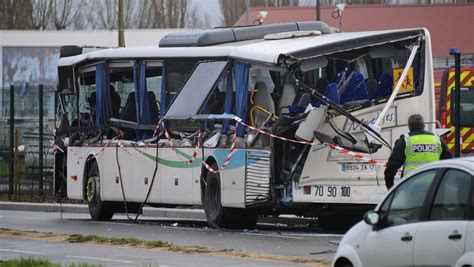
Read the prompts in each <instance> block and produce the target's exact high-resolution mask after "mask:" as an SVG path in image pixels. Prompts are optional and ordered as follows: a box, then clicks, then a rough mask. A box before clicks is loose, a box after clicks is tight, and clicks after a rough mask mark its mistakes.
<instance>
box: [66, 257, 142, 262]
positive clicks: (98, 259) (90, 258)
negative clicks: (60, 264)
mask: <svg viewBox="0 0 474 267" xmlns="http://www.w3.org/2000/svg"><path fill="white" fill-rule="evenodd" d="M66 258H78V259H86V260H97V261H110V262H120V263H133V262H132V261H122V260H111V259H106V258H95V257H86V256H66Z"/></svg>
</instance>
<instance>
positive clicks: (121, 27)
mask: <svg viewBox="0 0 474 267" xmlns="http://www.w3.org/2000/svg"><path fill="white" fill-rule="evenodd" d="M118 8H119V17H118V24H119V25H118V29H119V35H118V46H119V47H125V32H124V31H125V30H124V28H125V22H124V16H123V0H119V6H118Z"/></svg>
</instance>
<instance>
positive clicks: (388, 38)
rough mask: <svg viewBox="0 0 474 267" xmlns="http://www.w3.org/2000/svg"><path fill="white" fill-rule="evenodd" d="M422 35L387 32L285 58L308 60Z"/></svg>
mask: <svg viewBox="0 0 474 267" xmlns="http://www.w3.org/2000/svg"><path fill="white" fill-rule="evenodd" d="M423 34H424V31H423V29H415V30H405V31H396V32H387V33H381V34H377V35H365V36H354V38H350V37H348V38H346V39H343V40H339V41H335V42H327V43H324V44H321V45H318V46H313V47H308V48H305V49H301V50H296V51H292V52H290V53H288V54H286V55H285V56H287V57H291V58H293V59H297V60H303V59H309V58H314V57H318V56H321V55H328V54H333V53H337V52H343V51H348V50H353V49H360V48H366V47H373V46H378V45H382V44H387V43H395V42H399V41H403V40H410V39H415V38H417V37H419V36H422V35H423Z"/></svg>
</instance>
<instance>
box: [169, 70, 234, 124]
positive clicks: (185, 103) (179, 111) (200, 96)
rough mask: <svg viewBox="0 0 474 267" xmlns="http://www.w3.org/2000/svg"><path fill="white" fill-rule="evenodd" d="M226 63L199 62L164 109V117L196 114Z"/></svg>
mask: <svg viewBox="0 0 474 267" xmlns="http://www.w3.org/2000/svg"><path fill="white" fill-rule="evenodd" d="M226 65H227V62H225V61H215V62H202V63H199V64H198V65H197V66H196V68H195V69H194V70H193V73H192V74H191V76H190V77H189V79H188V80H187V81H186V83H185V84H184V86H183V88H182V89H181V90H180V91H179V94H178V95H177V97H176V98H175V99H174V100H173V102H172V103H171V105H170V107H169V109H168V110H167V111H166V117H168V118H173V117H174V118H188V117H190V116H193V115H196V114H198V112H199V110H200V109H201V108H202V107H203V106H204V102H205V100H206V99H207V98H208V96H209V93H210V92H211V90H213V89H214V87H215V85H216V84H217V81H218V79H219V77H220V76H221V74H222V72H223V71H224V68H225V66H226Z"/></svg>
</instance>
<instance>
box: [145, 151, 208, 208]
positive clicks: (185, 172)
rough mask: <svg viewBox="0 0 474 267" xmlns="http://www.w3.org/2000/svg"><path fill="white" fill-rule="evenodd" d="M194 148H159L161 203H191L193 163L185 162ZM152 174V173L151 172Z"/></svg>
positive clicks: (195, 162)
mask: <svg viewBox="0 0 474 267" xmlns="http://www.w3.org/2000/svg"><path fill="white" fill-rule="evenodd" d="M194 150H195V149H194V148H168V147H163V148H161V147H160V148H159V152H158V153H159V162H160V166H159V169H158V172H159V175H160V184H159V187H160V190H161V192H160V193H161V203H168V204H186V205H191V204H193V190H192V189H193V180H194V179H193V165H194V164H199V162H198V161H194V162H193V163H192V164H187V162H188V161H189V160H190V157H191V155H192V154H193V152H194ZM151 174H153V173H151Z"/></svg>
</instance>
